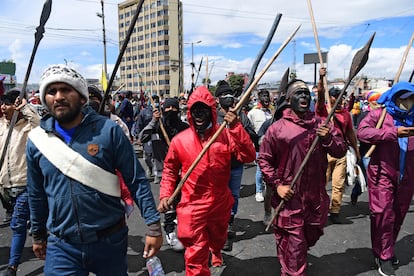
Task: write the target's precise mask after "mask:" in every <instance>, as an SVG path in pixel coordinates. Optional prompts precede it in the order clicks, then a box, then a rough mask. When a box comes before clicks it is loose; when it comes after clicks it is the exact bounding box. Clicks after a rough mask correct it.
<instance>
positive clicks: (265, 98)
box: [259, 93, 270, 107]
mask: <svg viewBox="0 0 414 276" xmlns="http://www.w3.org/2000/svg"><path fill="white" fill-rule="evenodd" d="M259 101H260V103H261V104H262V106H263V107H268V106H269V104H270V96H269V93H260V95H259Z"/></svg>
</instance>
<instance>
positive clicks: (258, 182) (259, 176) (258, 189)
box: [256, 152, 263, 193]
mask: <svg viewBox="0 0 414 276" xmlns="http://www.w3.org/2000/svg"><path fill="white" fill-rule="evenodd" d="M258 156H259V152H256V160H257V157H258ZM261 192H263V175H262V171H261V170H260V167H259V164H257V165H256V193H261Z"/></svg>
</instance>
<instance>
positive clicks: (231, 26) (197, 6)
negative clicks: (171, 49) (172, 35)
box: [0, 0, 414, 87]
mask: <svg viewBox="0 0 414 276" xmlns="http://www.w3.org/2000/svg"><path fill="white" fill-rule="evenodd" d="M174 1H175V0H174ZM120 2H122V1H116V0H108V1H104V3H105V23H106V35H107V62H108V71H109V73H112V70H113V65H114V63H115V62H116V59H117V57H118V33H117V4H118V3H120ZM182 3H183V8H184V42H186V43H187V44H186V45H185V48H184V69H185V86H186V87H188V86H189V85H190V70H191V68H190V61H191V42H195V41H199V40H201V41H202V42H201V43H199V44H196V45H194V61H195V63H196V65H197V67H198V65H199V63H200V60H201V58H202V57H204V59H203V61H204V63H203V66H202V68H201V72H200V77H199V81H200V80H201V79H202V78H203V77H205V75H206V67H205V61H206V57H207V56H208V60H209V71H210V70H211V73H210V79H211V80H212V82H213V83H215V82H216V81H218V80H220V79H223V78H225V75H226V74H227V72H236V73H248V72H249V71H250V68H251V66H252V64H253V62H254V60H255V58H256V55H257V53H258V51H259V49H260V48H261V46H262V44H263V42H264V40H265V38H266V36H267V34H268V32H269V30H270V27H271V25H272V23H273V20H274V19H275V17H276V14H277V13H282V18H281V21H280V24H279V27H278V29H277V31H276V33H275V36H274V38H273V40H272V44H271V46H270V47H269V49H268V51H267V52H266V55H265V56H264V58H263V61H262V63H261V66H259V69H258V72H260V70H261V67H263V66H264V64H265V63H266V62H267V60H268V59H269V58H270V57H271V56H272V55H273V53H274V52H276V51H277V49H278V48H279V46H280V44H281V42H283V41H284V40H285V39H286V38H287V37H288V36H289V35H290V34H291V33H292V32H293V30H294V29H295V28H296V27H297V26H298V25H299V24H301V28H300V30H299V32H298V33H297V34H296V36H295V42H294V43H290V44H289V45H288V46H287V47H286V49H285V50H284V51H283V52H282V54H281V55H280V57H279V58H278V59H277V60H276V61H275V63H274V64H273V65H272V67H271V68H270V69H269V70H268V72H267V73H266V74H265V75H264V77H263V78H262V82H271V81H277V80H279V79H280V78H281V76H282V75H283V73H284V71H285V70H286V68H287V67H290V68H291V69H292V68H295V70H296V72H297V75H298V77H299V78H302V79H304V80H307V81H313V74H314V73H313V72H314V66H313V65H304V64H303V54H304V53H316V46H315V39H314V34H313V30H312V25H311V21H310V15H309V8H308V5H307V1H306V0H295V1H285V0H255V1H247V0H246V1H240V0H226V1H223V0H220V1H218V0H209V1H204V2H201V1H198V0H183V1H182ZM311 4H312V9H313V11H314V17H315V24H316V27H317V32H318V38H319V42H320V47H321V51H327V52H328V63H327V64H326V66H327V68H328V78H329V79H330V80H332V79H336V78H344V77H345V78H346V77H347V76H348V72H349V67H350V64H351V61H352V57H353V56H354V54H355V52H356V51H357V50H358V49H359V48H361V47H362V46H363V45H364V44H365V43H366V41H367V40H368V39H369V37H370V36H371V35H372V33H374V32H376V37H375V40H374V42H373V45H372V48H371V52H370V58H369V60H368V62H367V64H366V66H365V67H364V68H363V70H362V71H361V74H364V75H366V76H368V77H376V78H384V79H394V77H395V75H396V73H397V71H398V68H399V66H400V63H401V60H402V57H403V54H404V52H405V50H406V47H407V44H408V42H409V41H410V38H411V36H412V34H413V32H414V27H413V26H414V1H412V0H394V1H392V2H390V1H385V0H348V1H326V0H313V1H312V2H311ZM42 6H43V1H41V0H37V1H33V0H2V8H1V10H0V32H1V34H2V36H1V37H2V39H1V41H0V53H1V54H0V60H9V59H12V60H14V61H15V62H16V63H17V78H18V81H19V82H23V79H24V76H25V73H26V70H27V63H28V61H29V58H30V54H31V51H32V48H33V43H34V32H35V28H36V26H37V25H38V24H39V18H40V13H41V9H42ZM100 11H101V5H100V0H59V1H57V0H55V1H53V6H52V14H51V16H50V19H49V21H48V22H47V24H46V32H45V36H44V38H43V39H42V41H41V42H40V45H39V49H38V52H37V55H36V58H35V62H34V64H33V68H32V72H31V75H30V79H29V83H36V82H38V80H39V78H40V75H41V73H42V72H43V70H44V69H45V68H46V67H47V66H48V65H49V64H55V63H64V62H67V63H68V64H69V65H71V66H73V67H74V68H76V69H77V70H79V71H80V72H81V73H82V74H83V75H84V76H85V77H88V78H99V77H100V72H101V68H102V63H103V44H102V21H101V19H100V18H99V17H97V16H96V12H100ZM413 69H414V52H413V51H412V50H411V51H410V53H409V55H408V57H407V60H406V63H405V66H404V70H403V72H402V74H401V77H400V79H401V80H408V78H409V76H410V74H411V72H412V70H413Z"/></svg>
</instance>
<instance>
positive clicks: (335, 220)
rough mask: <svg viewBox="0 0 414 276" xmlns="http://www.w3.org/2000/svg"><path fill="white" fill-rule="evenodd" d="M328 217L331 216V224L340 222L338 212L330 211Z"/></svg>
mask: <svg viewBox="0 0 414 276" xmlns="http://www.w3.org/2000/svg"><path fill="white" fill-rule="evenodd" d="M329 217H330V218H331V222H332V223H333V224H341V220H340V219H339V214H337V213H331V214H330V216H329Z"/></svg>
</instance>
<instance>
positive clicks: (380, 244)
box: [358, 82, 414, 275]
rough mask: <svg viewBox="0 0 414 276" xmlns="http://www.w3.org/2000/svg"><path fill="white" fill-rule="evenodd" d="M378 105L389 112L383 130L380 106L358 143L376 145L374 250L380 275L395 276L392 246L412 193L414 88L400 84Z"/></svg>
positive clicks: (371, 179) (371, 168) (371, 178)
mask: <svg viewBox="0 0 414 276" xmlns="http://www.w3.org/2000/svg"><path fill="white" fill-rule="evenodd" d="M377 102H378V103H379V104H381V105H384V106H385V109H386V111H387V114H386V116H385V120H384V123H383V125H382V127H381V128H380V129H377V128H376V124H377V122H378V120H379V118H380V116H381V112H382V108H380V109H375V110H372V111H371V112H369V113H368V115H367V116H366V117H365V118H364V119H363V120H362V121H361V123H360V124H359V127H358V139H359V140H360V141H361V142H364V143H370V144H373V145H376V149H375V151H374V152H373V154H372V155H371V159H370V162H369V165H368V170H367V176H368V188H369V189H368V195H369V208H370V212H371V215H370V217H371V243H372V251H373V254H374V257H375V262H376V263H377V265H378V271H379V273H380V274H381V275H395V274H394V268H393V265H397V264H398V263H399V260H398V258H397V257H396V255H395V253H394V246H395V242H396V240H397V237H398V233H399V231H400V228H401V225H402V223H403V221H404V218H405V215H406V214H407V211H408V208H409V205H410V202H411V200H412V197H413V193H414V180H413V179H414V170H413V168H412V164H414V137H412V136H414V127H413V123H414V85H413V84H411V83H409V82H398V83H396V84H394V86H392V87H391V89H390V90H388V91H386V92H384V93H383V94H382V95H381V97H380V98H379V99H378V100H377Z"/></svg>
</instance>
